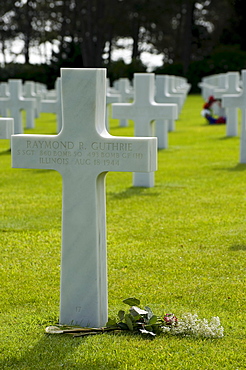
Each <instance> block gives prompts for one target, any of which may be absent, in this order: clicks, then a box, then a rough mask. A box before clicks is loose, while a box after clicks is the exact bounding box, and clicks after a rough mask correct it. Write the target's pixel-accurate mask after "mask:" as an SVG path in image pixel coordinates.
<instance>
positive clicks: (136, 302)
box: [123, 298, 140, 306]
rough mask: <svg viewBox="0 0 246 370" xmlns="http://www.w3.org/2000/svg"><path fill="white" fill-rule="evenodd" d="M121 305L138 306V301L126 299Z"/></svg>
mask: <svg viewBox="0 0 246 370" xmlns="http://www.w3.org/2000/svg"><path fill="white" fill-rule="evenodd" d="M123 303H125V304H128V305H129V306H138V305H139V304H140V300H139V299H137V298H126V299H124V301H123Z"/></svg>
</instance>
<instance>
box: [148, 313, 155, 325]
mask: <svg viewBox="0 0 246 370" xmlns="http://www.w3.org/2000/svg"><path fill="white" fill-rule="evenodd" d="M156 322H157V316H156V315H153V316H152V317H151V318H150V319H149V322H148V324H149V325H154V324H155V323H156Z"/></svg>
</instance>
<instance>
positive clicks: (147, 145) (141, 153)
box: [12, 68, 157, 327]
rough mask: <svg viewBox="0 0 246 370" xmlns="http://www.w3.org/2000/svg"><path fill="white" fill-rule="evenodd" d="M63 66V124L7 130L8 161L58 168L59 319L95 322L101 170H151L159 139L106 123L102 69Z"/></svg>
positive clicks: (101, 320)
mask: <svg viewBox="0 0 246 370" xmlns="http://www.w3.org/2000/svg"><path fill="white" fill-rule="evenodd" d="M61 71H62V74H61V75H62V77H61V83H62V112H63V114H62V115H63V127H62V130H61V132H60V133H59V134H58V135H13V136H12V154H13V155H12V166H13V167H15V168H39V169H53V170H56V171H58V172H60V173H61V175H62V180H63V201H62V203H63V204H62V213H63V216H62V220H63V221H62V263H61V296H60V323H61V324H74V325H81V326H93V327H100V326H104V325H105V323H106V321H107V263H106V211H105V207H106V206H105V176H106V173H107V172H108V171H117V172H119V171H127V172H129V171H141V172H144V171H146V172H147V171H155V170H156V162H157V158H156V152H157V143H156V138H146V137H145V138H136V137H134V138H130V137H120V136H111V135H110V134H109V133H108V132H107V131H106V129H105V107H106V104H105V103H106V70H105V69H84V68H83V69H62V70H61Z"/></svg>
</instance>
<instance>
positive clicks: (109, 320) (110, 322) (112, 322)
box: [106, 318, 117, 328]
mask: <svg viewBox="0 0 246 370" xmlns="http://www.w3.org/2000/svg"><path fill="white" fill-rule="evenodd" d="M116 325H117V322H116V320H115V319H110V318H109V319H108V322H107V323H106V327H107V328H108V327H110V326H116Z"/></svg>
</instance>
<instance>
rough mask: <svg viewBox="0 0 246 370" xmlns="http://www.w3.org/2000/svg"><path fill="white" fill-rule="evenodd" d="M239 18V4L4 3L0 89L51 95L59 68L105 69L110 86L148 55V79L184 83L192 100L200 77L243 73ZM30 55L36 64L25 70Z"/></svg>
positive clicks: (242, 10) (141, 67)
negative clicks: (36, 88)
mask: <svg viewBox="0 0 246 370" xmlns="http://www.w3.org/2000/svg"><path fill="white" fill-rule="evenodd" d="M245 16H246V2H245V0H216V1H214V0H198V1H196V0H172V1H170V0H152V1H149V0H17V1H16V0H5V1H4V2H2V3H1V6H0V58H1V59H0V60H1V68H0V81H6V80H7V79H8V78H21V79H23V80H30V79H31V80H33V81H39V82H43V83H45V84H46V85H47V86H48V87H49V88H52V87H53V86H54V82H55V80H56V78H57V77H58V76H59V74H60V68H61V67H70V68H83V67H85V68H95V67H98V68H99V67H105V68H107V70H108V77H109V78H110V81H111V82H113V81H114V80H116V79H118V78H120V77H128V78H129V79H132V76H133V74H134V72H144V71H148V68H147V65H145V64H144V62H143V55H144V53H146V52H148V53H149V55H150V59H151V55H152V56H153V57H154V56H155V55H161V56H162V65H161V66H159V67H157V68H154V69H152V70H153V72H155V73H165V74H175V75H181V76H184V77H186V78H187V79H188V81H189V82H190V83H191V84H192V92H197V82H198V81H200V79H201V78H202V77H203V76H206V75H209V74H213V73H221V72H227V71H240V70H242V69H245V68H246V38H245V31H244V18H245ZM122 40H123V41H127V48H128V51H129V57H128V61H126V60H125V59H123V58H122V59H119V58H118V60H117V58H115V57H114V55H115V54H114V53H115V51H120V49H124V48H126V46H124V45H123V44H122ZM16 43H19V45H21V48H20V49H18V51H16V50H17V49H16V48H15V47H14V45H15V44H16ZM34 49H35V50H36V52H37V53H38V54H39V58H40V63H39V64H33V63H32V62H31V57H30V56H31V53H32V51H33V50H34ZM20 57H21V58H22V61H21V63H20V62H19V59H20Z"/></svg>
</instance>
